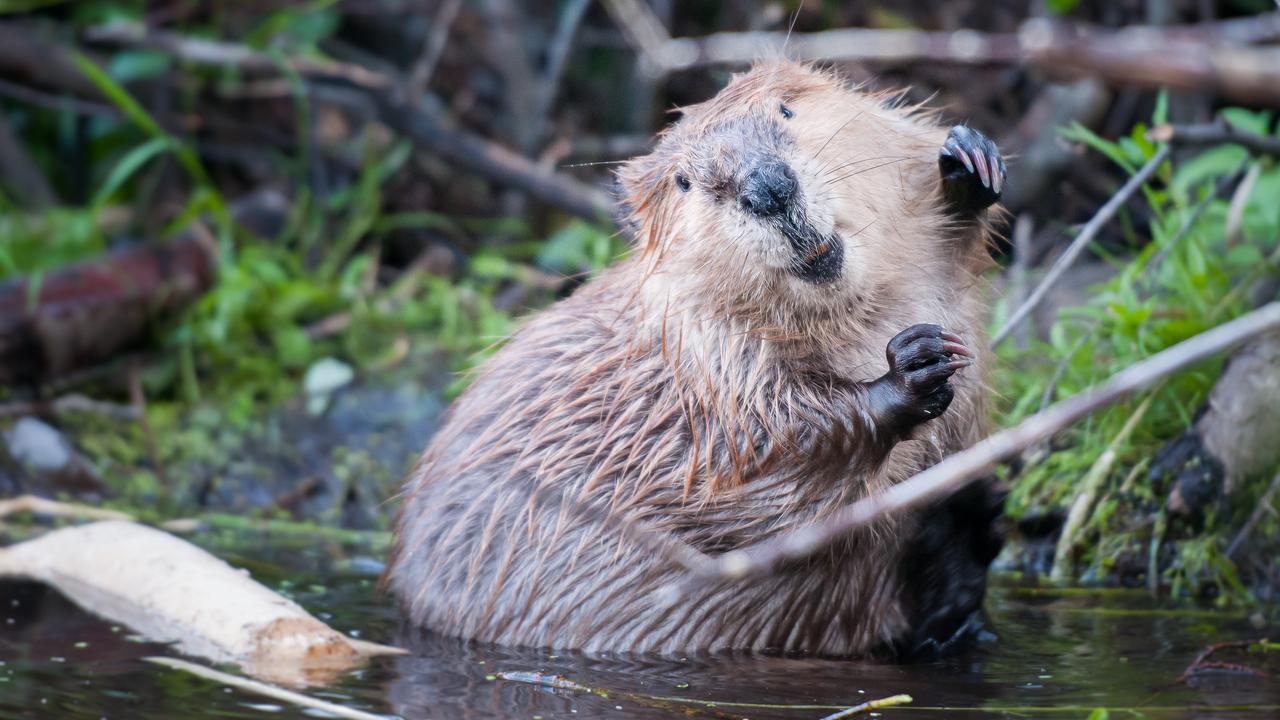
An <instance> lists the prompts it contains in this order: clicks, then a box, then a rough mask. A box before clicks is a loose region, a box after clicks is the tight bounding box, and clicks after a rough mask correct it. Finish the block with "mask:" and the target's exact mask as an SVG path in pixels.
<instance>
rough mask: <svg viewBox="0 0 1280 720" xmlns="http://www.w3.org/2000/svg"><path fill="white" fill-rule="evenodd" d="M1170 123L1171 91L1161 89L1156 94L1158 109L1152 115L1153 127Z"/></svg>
mask: <svg viewBox="0 0 1280 720" xmlns="http://www.w3.org/2000/svg"><path fill="white" fill-rule="evenodd" d="M1167 122H1169V91H1168V90H1165V89H1161V90H1160V92H1158V93H1156V109H1155V110H1154V111H1153V112H1152V113H1151V124H1152V125H1163V124H1165V123H1167Z"/></svg>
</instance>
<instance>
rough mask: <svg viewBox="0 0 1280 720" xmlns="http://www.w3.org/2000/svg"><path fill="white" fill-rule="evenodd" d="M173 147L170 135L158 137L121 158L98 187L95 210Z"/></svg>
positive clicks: (93, 203) (93, 205)
mask: <svg viewBox="0 0 1280 720" xmlns="http://www.w3.org/2000/svg"><path fill="white" fill-rule="evenodd" d="M172 147H173V143H172V142H170V140H169V138H168V137H157V138H152V139H151V140H148V141H147V142H145V143H143V144H141V145H139V146H137V147H135V148H134V149H132V150H130V151H129V152H128V153H126V154H125V156H124V157H122V158H120V162H118V163H116V166H115V167H114V168H112V169H111V172H110V174H108V175H107V178H106V180H104V181H103V182H102V187H101V188H99V189H98V193H97V195H95V196H94V198H93V202H92V203H91V205H92V207H93V209H94V210H95V211H97V210H101V209H102V208H103V207H105V206H106V204H107V203H109V202H111V198H112V196H114V195H115V194H116V192H117V191H119V190H120V188H121V187H123V186H124V184H125V183H127V182H129V179H130V178H132V177H133V175H134V173H136V172H138V171H139V170H141V169H142V168H143V166H145V165H146V164H147V163H149V162H151V160H153V159H154V158H156V157H157V156H159V155H162V154H164V153H165V152H168V151H169V150H171V149H172Z"/></svg>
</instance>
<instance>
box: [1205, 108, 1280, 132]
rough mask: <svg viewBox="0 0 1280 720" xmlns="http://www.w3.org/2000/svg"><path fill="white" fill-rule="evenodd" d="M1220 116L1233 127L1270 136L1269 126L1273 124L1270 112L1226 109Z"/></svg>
mask: <svg viewBox="0 0 1280 720" xmlns="http://www.w3.org/2000/svg"><path fill="white" fill-rule="evenodd" d="M1218 114H1219V115H1221V116H1222V119H1223V120H1226V121H1227V123H1228V124H1229V125H1231V126H1233V127H1237V128H1240V129H1241V130H1248V131H1249V132H1255V133H1258V134H1259V135H1267V134H1269V133H1268V132H1267V130H1268V126H1269V125H1270V124H1271V113H1269V112H1255V111H1253V110H1245V109H1244V108H1225V109H1223V110H1222V112H1220V113H1218Z"/></svg>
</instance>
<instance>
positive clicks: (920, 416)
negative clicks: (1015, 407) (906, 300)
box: [884, 324, 973, 425]
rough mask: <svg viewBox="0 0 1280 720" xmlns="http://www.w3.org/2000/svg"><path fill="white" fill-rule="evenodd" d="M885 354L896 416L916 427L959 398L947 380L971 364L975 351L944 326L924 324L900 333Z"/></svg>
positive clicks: (912, 326) (885, 377) (938, 413)
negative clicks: (955, 398) (954, 398)
mask: <svg viewBox="0 0 1280 720" xmlns="http://www.w3.org/2000/svg"><path fill="white" fill-rule="evenodd" d="M884 355H886V356H887V359H888V374H886V375H884V380H887V382H888V383H890V384H891V386H892V387H893V389H895V391H896V392H895V395H896V401H897V402H896V405H897V407H896V410H897V413H895V414H896V415H899V418H900V419H901V420H905V421H906V424H909V425H914V424H918V423H923V421H925V420H932V419H933V418H937V416H938V415H941V414H942V413H945V411H946V409H947V406H950V405H951V398H952V397H954V396H955V391H954V389H952V388H951V383H948V382H947V380H948V379H951V375H952V374H955V372H956V370H959V369H960V368H965V366H968V365H969V364H970V361H972V357H973V351H972V350H969V348H968V347H965V345H964V343H963V342H961V341H960V338H959V337H957V336H955V334H952V333H948V332H946V331H945V329H942V327H941V325H933V324H920V325H911V327H910V328H906V329H905V331H902V332H900V333H897V336H895V337H893V340H891V341H888V346H887V347H886V348H884ZM956 356H959V357H956Z"/></svg>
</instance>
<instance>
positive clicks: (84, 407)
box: [0, 395, 142, 421]
mask: <svg viewBox="0 0 1280 720" xmlns="http://www.w3.org/2000/svg"><path fill="white" fill-rule="evenodd" d="M63 413H85V414H88V415H101V416H103V417H108V418H112V419H114V420H130V421H136V420H139V419H141V418H142V414H141V412H140V411H139V410H138V408H136V407H134V406H132V405H118V404H116V403H110V402H102V401H101V400H93V399H91V398H87V397H85V396H83V395H63V396H62V397H60V398H57V399H56V400H47V401H34V402H13V403H5V404H3V405H0V417H16V416H19V415H44V416H52V415H61V414H63Z"/></svg>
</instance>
